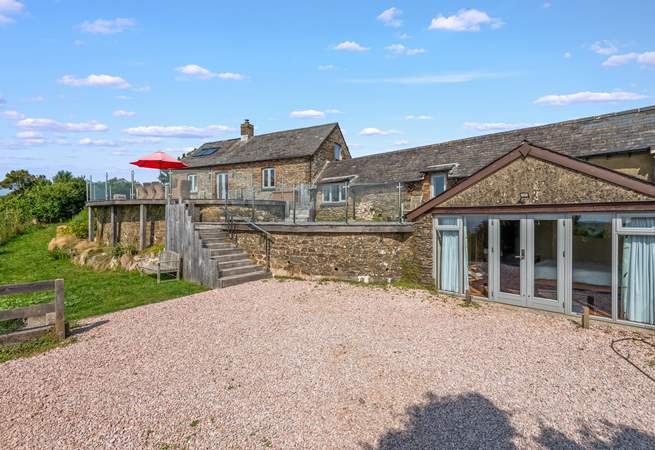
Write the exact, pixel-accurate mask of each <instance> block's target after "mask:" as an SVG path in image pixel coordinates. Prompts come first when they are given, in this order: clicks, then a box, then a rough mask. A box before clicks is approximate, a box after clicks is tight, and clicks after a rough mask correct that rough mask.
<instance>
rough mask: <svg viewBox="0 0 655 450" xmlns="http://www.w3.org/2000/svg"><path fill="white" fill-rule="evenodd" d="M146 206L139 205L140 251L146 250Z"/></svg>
mask: <svg viewBox="0 0 655 450" xmlns="http://www.w3.org/2000/svg"><path fill="white" fill-rule="evenodd" d="M146 213H147V209H146V205H145V204H141V205H139V251H143V249H144V248H146Z"/></svg>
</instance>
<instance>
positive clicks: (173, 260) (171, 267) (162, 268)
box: [138, 250, 182, 283]
mask: <svg viewBox="0 0 655 450" xmlns="http://www.w3.org/2000/svg"><path fill="white" fill-rule="evenodd" d="M181 263H182V260H181V259H180V255H179V254H177V253H175V252H171V251H169V250H164V251H163V252H161V253H159V255H158V256H157V259H156V260H155V261H142V262H141V263H139V265H138V268H139V272H141V276H143V274H144V273H156V274H157V283H160V282H161V274H162V273H171V274H172V273H175V279H176V280H179V279H180V268H181Z"/></svg>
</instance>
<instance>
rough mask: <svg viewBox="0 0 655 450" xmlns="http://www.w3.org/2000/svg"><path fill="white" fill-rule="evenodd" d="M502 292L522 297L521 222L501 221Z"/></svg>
mask: <svg viewBox="0 0 655 450" xmlns="http://www.w3.org/2000/svg"><path fill="white" fill-rule="evenodd" d="M499 247H500V291H501V292H506V293H508V294H516V295H521V221H520V220H501V221H500V246H499Z"/></svg>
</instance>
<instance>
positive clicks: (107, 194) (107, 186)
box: [105, 172, 109, 200]
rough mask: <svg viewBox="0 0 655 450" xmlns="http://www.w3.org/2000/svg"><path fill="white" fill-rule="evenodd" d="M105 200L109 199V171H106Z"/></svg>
mask: <svg viewBox="0 0 655 450" xmlns="http://www.w3.org/2000/svg"><path fill="white" fill-rule="evenodd" d="M105 200H109V173H108V172H105Z"/></svg>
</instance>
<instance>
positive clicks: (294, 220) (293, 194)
mask: <svg viewBox="0 0 655 450" xmlns="http://www.w3.org/2000/svg"><path fill="white" fill-rule="evenodd" d="M292 186H293V187H292V191H293V192H292V194H291V195H292V196H293V198H292V199H291V201H292V204H293V223H294V224H295V223H296V185H295V184H293V185H292Z"/></svg>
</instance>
